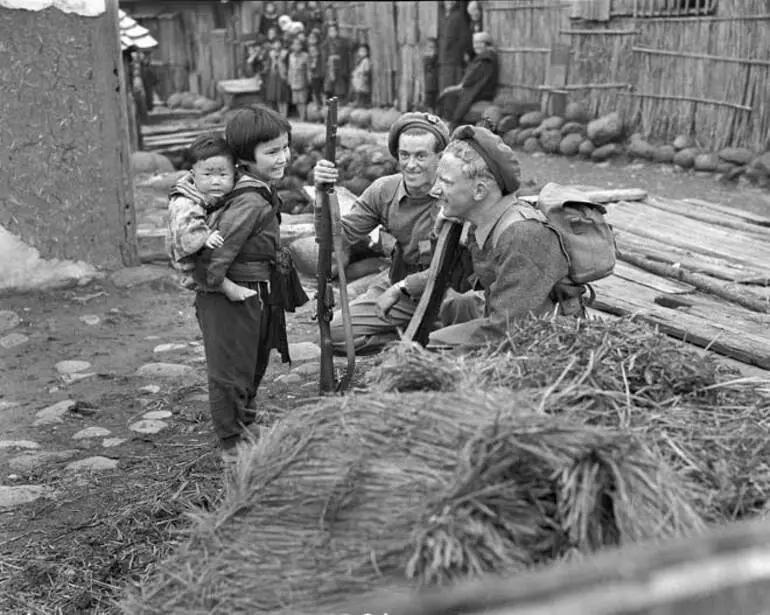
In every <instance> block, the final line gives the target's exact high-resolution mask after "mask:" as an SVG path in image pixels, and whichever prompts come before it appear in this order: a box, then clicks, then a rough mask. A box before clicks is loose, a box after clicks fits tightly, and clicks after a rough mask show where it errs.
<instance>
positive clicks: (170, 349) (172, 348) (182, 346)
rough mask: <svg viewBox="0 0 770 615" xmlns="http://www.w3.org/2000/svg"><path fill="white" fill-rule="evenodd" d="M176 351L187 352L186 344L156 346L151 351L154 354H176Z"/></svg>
mask: <svg viewBox="0 0 770 615" xmlns="http://www.w3.org/2000/svg"><path fill="white" fill-rule="evenodd" d="M177 350H187V344H158V345H157V346H155V348H153V349H152V351H153V352H154V353H155V354H161V353H164V352H176V351H177Z"/></svg>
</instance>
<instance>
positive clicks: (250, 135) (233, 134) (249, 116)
mask: <svg viewBox="0 0 770 615" xmlns="http://www.w3.org/2000/svg"><path fill="white" fill-rule="evenodd" d="M282 134H288V135H289V143H291V124H290V123H289V120H287V119H286V118H285V117H283V116H282V115H281V114H279V113H278V112H276V111H273V110H272V109H269V108H267V107H263V106H261V105H256V106H254V107H250V108H246V109H240V110H239V111H237V112H236V113H235V114H234V115H233V116H232V117H231V118H230V119H229V120H228V122H227V126H226V127H225V138H226V139H227V144H228V145H229V146H230V149H231V150H232V152H233V154H234V155H235V158H236V159H237V160H246V161H248V162H254V150H255V149H256V147H257V145H260V144H261V143H266V142H267V141H272V140H273V139H277V138H278V137H280V136H281V135H282Z"/></svg>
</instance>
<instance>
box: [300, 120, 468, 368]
mask: <svg viewBox="0 0 770 615" xmlns="http://www.w3.org/2000/svg"><path fill="white" fill-rule="evenodd" d="M448 141H449V130H448V128H447V127H446V125H445V124H444V122H443V121H441V119H439V118H438V117H437V116H435V115H432V114H430V113H418V112H415V113H405V114H404V115H402V116H401V117H400V118H399V120H398V121H397V122H395V123H394V124H393V126H392V127H391V129H390V132H389V135H388V147H389V149H390V153H391V154H392V156H393V157H394V158H395V159H396V160H398V163H399V167H400V172H399V173H396V174H394V175H387V176H385V177H381V178H379V179H377V180H375V181H374V182H373V183H372V184H371V186H369V187H368V188H367V189H366V190H365V191H364V192H363V193H362V194H361V196H359V197H358V198H357V199H356V201H355V203H354V204H353V207H352V209H351V211H350V212H349V213H348V214H347V215H346V216H344V217H343V219H342V227H343V236H344V240H345V241H344V242H345V246H346V254H344V255H343V260H344V261H345V262H348V261H349V259H350V251H351V250H353V249H355V248H356V247H359V246H360V247H365V246H367V245H368V243H369V233H371V231H373V230H374V229H375V228H377V227H378V226H382V228H383V229H384V230H385V231H386V232H387V233H389V234H390V235H392V236H393V237H394V239H395V248H394V251H393V254H392V255H391V256H392V263H391V268H390V271H385V272H383V273H382V274H381V275H380V277H379V278H378V279H377V280H376V282H375V283H374V284H373V285H372V286H371V287H370V288H369V290H368V291H367V292H366V293H365V294H364V295H362V296H361V297H359V298H357V299H356V300H355V301H352V302H351V304H350V316H351V321H352V325H353V334H354V336H355V348H356V352H357V353H358V354H364V353H369V352H374V351H377V350H379V349H381V348H382V347H383V346H384V345H385V344H386V343H387V342H389V341H392V340H394V339H397V338H398V333H397V328H399V327H400V328H406V325H408V324H409V321H410V320H411V318H412V315H413V314H414V311H415V309H416V307H417V302H416V301H415V300H413V299H410V298H408V297H405V296H404V295H401V296H399V297H396V299H397V300H396V301H394V302H393V304H392V305H391V306H390V320H389V321H388V322H384V321H383V320H381V319H380V318H378V316H377V314H376V312H375V310H376V304H377V299H378V298H379V296H380V295H381V294H382V293H383V292H385V290H386V289H388V288H389V287H390V286H391V285H392V284H395V283H396V282H399V281H400V280H402V279H403V278H404V277H405V276H407V275H409V274H413V273H418V272H421V271H424V270H426V269H427V268H428V267H429V266H430V262H431V259H432V257H433V242H432V238H433V228H434V225H435V222H436V217H437V215H438V212H439V207H438V205H437V199H436V197H435V196H433V195H431V193H430V191H431V188H432V187H433V184H434V182H435V180H436V169H437V168H438V164H439V159H440V157H441V152H442V151H443V150H444V147H446V144H447V143H448ZM313 174H314V178H315V183H316V185H317V186H321V185H323V184H328V183H334V182H336V181H337V178H338V174H337V169H336V167H335V166H334V164H333V163H332V162H330V161H328V160H320V161H319V162H318V163H317V164H316V166H315V168H314V171H313ZM467 260H468V268H469V269H470V258H468V259H467ZM467 273H468V274H470V271H468V272H467ZM331 337H332V342H333V344H334V348H335V351H336V352H344V351H345V334H344V329H343V326H342V318H341V316H340V315H339V314H335V315H334V318H333V319H332V323H331Z"/></svg>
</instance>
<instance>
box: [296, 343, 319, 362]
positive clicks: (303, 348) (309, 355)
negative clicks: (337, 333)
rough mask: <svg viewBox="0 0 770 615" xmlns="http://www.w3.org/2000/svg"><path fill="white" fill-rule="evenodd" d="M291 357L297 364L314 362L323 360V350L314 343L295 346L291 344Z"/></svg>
mask: <svg viewBox="0 0 770 615" xmlns="http://www.w3.org/2000/svg"><path fill="white" fill-rule="evenodd" d="M289 356H290V357H291V360H292V361H294V362H296V363H299V362H301V361H312V360H313V359H320V358H321V348H320V346H318V344H314V343H313V342H295V343H294V344H289Z"/></svg>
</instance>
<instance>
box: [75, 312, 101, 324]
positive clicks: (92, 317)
mask: <svg viewBox="0 0 770 615" xmlns="http://www.w3.org/2000/svg"><path fill="white" fill-rule="evenodd" d="M80 320H81V322H84V323H85V324H87V325H88V326H90V327H93V326H94V325H98V324H99V323H100V322H102V319H101V318H99V317H98V316H97V315H96V314H83V316H81V317H80Z"/></svg>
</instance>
